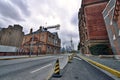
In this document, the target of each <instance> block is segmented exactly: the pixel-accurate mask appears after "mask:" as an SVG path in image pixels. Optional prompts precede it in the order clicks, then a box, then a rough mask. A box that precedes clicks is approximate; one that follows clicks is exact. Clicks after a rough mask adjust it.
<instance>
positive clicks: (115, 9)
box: [103, 0, 120, 55]
mask: <svg viewBox="0 0 120 80" xmlns="http://www.w3.org/2000/svg"><path fill="white" fill-rule="evenodd" d="M119 15H120V0H110V1H109V3H108V4H107V5H106V7H105V9H104V11H103V17H104V20H105V24H106V29H107V33H108V36H109V40H110V43H111V47H112V50H113V52H114V55H120V16H119Z"/></svg>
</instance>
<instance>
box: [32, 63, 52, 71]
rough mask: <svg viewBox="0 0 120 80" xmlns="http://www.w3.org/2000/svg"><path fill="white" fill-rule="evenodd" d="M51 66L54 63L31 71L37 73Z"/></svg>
mask: <svg viewBox="0 0 120 80" xmlns="http://www.w3.org/2000/svg"><path fill="white" fill-rule="evenodd" d="M49 66H52V64H48V65H46V66H43V67H41V68H39V69H36V70H33V71H31V72H30V73H35V72H37V71H40V70H41V69H44V68H46V67H49Z"/></svg>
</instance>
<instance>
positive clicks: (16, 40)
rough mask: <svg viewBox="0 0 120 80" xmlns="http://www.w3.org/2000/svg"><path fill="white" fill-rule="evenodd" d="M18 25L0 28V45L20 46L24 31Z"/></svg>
mask: <svg viewBox="0 0 120 80" xmlns="http://www.w3.org/2000/svg"><path fill="white" fill-rule="evenodd" d="M22 29H23V27H22V26H20V25H14V26H11V25H9V26H8V28H1V29H0V45H4V46H14V47H20V46H21V44H22V40H23V36H24V32H22Z"/></svg>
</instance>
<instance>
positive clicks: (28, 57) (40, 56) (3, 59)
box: [0, 56, 41, 60]
mask: <svg viewBox="0 0 120 80" xmlns="http://www.w3.org/2000/svg"><path fill="white" fill-rule="evenodd" d="M36 57H41V56H32V57H29V56H26V57H16V58H0V60H13V59H24V58H36Z"/></svg>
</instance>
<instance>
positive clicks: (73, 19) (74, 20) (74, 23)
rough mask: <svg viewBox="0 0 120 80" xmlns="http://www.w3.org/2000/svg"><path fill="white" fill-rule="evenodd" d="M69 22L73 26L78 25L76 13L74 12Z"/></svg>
mask: <svg viewBox="0 0 120 80" xmlns="http://www.w3.org/2000/svg"><path fill="white" fill-rule="evenodd" d="M71 23H72V24H73V25H75V26H77V25H78V16H77V14H74V15H73V16H72V19H71Z"/></svg>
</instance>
